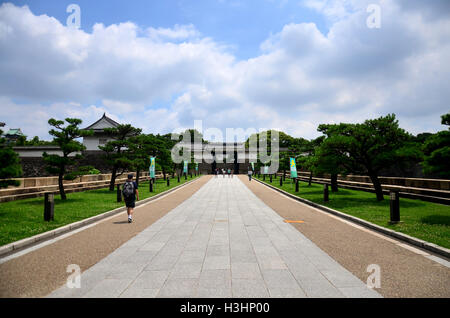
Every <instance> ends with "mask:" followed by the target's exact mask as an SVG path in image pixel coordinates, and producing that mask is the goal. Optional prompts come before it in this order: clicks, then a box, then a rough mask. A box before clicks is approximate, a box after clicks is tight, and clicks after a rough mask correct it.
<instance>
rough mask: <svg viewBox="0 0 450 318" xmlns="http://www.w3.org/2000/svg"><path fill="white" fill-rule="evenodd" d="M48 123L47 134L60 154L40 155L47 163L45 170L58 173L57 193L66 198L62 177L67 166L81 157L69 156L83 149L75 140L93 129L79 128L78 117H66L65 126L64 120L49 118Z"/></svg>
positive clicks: (90, 132) (90, 133)
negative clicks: (50, 127)
mask: <svg viewBox="0 0 450 318" xmlns="http://www.w3.org/2000/svg"><path fill="white" fill-rule="evenodd" d="M48 123H49V125H50V126H52V127H53V128H52V129H51V130H50V131H49V134H50V135H51V136H53V142H54V143H55V144H56V145H58V146H59V148H60V150H61V152H62V156H60V155H56V154H47V153H46V152H44V153H43V155H42V157H43V159H44V161H45V162H46V164H47V170H48V171H49V172H50V173H55V174H58V176H59V180H58V183H59V193H60V195H61V199H62V200H65V199H66V194H65V192H64V185H63V182H62V180H63V178H64V175H65V174H66V173H67V168H68V167H69V166H71V165H74V164H75V163H76V161H77V160H79V159H81V157H82V156H81V155H79V154H77V155H75V156H70V154H72V153H74V152H81V151H83V150H84V149H85V147H84V146H83V144H81V143H80V142H79V141H77V140H76V139H77V138H80V137H85V136H90V135H92V134H93V131H86V130H81V129H80V128H79V125H80V124H81V123H82V121H81V119H78V118H66V123H67V124H66V126H64V121H62V120H56V119H53V118H50V119H49V121H48Z"/></svg>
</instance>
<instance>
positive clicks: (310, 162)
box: [297, 136, 337, 188]
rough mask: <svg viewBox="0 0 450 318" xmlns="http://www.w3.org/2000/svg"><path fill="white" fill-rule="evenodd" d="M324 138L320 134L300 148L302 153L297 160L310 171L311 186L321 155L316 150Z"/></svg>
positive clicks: (309, 183)
mask: <svg viewBox="0 0 450 318" xmlns="http://www.w3.org/2000/svg"><path fill="white" fill-rule="evenodd" d="M324 139H325V137H324V136H320V137H318V138H316V139H313V140H310V141H306V142H304V143H303V146H302V147H301V148H300V153H301V155H300V156H299V158H298V160H297V162H298V164H299V165H300V166H301V167H302V168H303V169H305V170H306V171H309V180H308V185H309V186H311V183H312V177H313V173H316V172H317V171H316V170H317V166H318V162H317V158H318V157H319V156H316V151H317V149H318V148H319V147H320V145H321V144H322V142H323V140H324ZM336 188H337V185H336Z"/></svg>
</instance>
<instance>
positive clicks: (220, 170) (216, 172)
mask: <svg viewBox="0 0 450 318" xmlns="http://www.w3.org/2000/svg"><path fill="white" fill-rule="evenodd" d="M219 174H222V175H223V177H224V178H225V175H228V178H230V177H231V178H233V175H234V170H231V169H229V168H228V169H227V170H225V169H223V168H222V169H218V168H216V170H215V171H214V175H215V176H216V178H217V177H218V176H219Z"/></svg>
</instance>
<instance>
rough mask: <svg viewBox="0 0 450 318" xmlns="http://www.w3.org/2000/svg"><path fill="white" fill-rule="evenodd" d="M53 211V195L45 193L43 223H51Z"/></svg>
mask: <svg viewBox="0 0 450 318" xmlns="http://www.w3.org/2000/svg"><path fill="white" fill-rule="evenodd" d="M54 211H55V195H54V194H53V193H46V194H45V197H44V221H47V222H48V221H53V217H54Z"/></svg>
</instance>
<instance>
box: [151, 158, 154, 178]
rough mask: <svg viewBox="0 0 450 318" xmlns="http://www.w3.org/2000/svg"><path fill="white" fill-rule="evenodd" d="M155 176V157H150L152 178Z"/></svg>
mask: <svg viewBox="0 0 450 318" xmlns="http://www.w3.org/2000/svg"><path fill="white" fill-rule="evenodd" d="M154 177H155V157H150V178H154Z"/></svg>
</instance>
